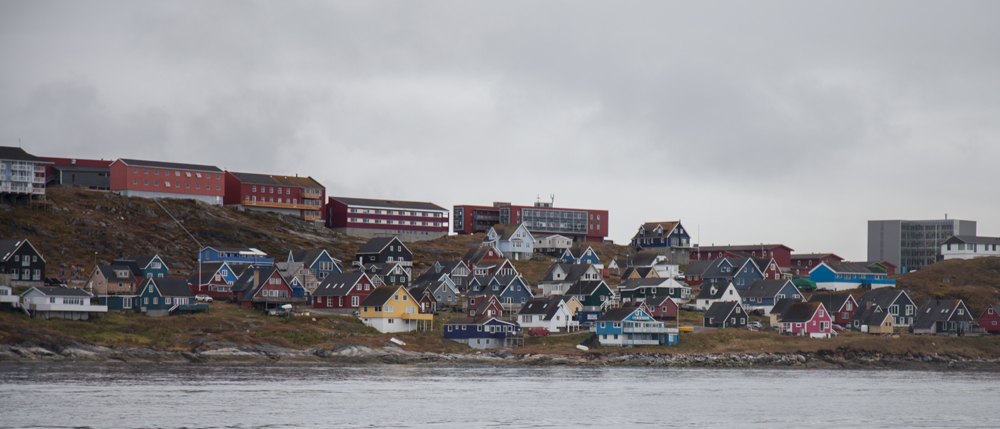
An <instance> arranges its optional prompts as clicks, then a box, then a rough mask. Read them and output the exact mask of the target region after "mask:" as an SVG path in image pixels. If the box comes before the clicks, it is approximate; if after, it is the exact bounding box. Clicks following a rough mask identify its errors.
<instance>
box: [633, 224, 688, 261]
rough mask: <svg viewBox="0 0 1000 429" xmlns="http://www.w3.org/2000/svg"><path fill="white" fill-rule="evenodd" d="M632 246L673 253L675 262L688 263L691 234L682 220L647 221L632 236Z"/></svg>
mask: <svg viewBox="0 0 1000 429" xmlns="http://www.w3.org/2000/svg"><path fill="white" fill-rule="evenodd" d="M630 244H631V246H632V247H634V248H636V249H650V250H655V251H658V252H660V253H663V254H664V255H671V256H672V257H673V262H675V263H678V264H684V263H687V262H688V261H689V260H690V256H689V253H690V251H691V236H690V235H689V234H688V232H687V230H685V229H684V226H682V225H681V221H679V220H677V221H669V222H646V223H644V224H642V225H641V226H640V227H639V230H638V231H636V233H635V235H634V236H632V241H631V243H630Z"/></svg>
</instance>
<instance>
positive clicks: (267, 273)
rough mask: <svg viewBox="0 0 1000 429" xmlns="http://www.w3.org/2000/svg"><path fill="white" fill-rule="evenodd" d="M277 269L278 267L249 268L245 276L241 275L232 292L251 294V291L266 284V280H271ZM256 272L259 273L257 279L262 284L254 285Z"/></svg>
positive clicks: (244, 273)
mask: <svg viewBox="0 0 1000 429" xmlns="http://www.w3.org/2000/svg"><path fill="white" fill-rule="evenodd" d="M277 269H278V268H277V267H273V266H265V267H253V268H247V269H246V270H245V271H243V274H241V275H240V278H239V279H238V280H236V282H235V283H233V287H232V291H233V292H242V291H248V292H249V291H250V289H256V288H257V287H259V286H260V285H262V284H264V283H266V282H265V281H264V279H267V278H270V277H271V275H273V274H274V272H275V271H276V270H277ZM254 272H257V277H258V280H259V281H260V283H258V284H257V285H254V284H253V278H254Z"/></svg>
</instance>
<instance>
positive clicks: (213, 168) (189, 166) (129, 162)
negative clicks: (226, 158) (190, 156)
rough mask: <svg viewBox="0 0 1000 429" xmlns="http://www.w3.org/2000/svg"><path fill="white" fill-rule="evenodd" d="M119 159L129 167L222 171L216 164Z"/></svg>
mask: <svg viewBox="0 0 1000 429" xmlns="http://www.w3.org/2000/svg"><path fill="white" fill-rule="evenodd" d="M119 161H121V162H123V163H125V165H127V166H129V167H153V168H169V169H171V170H198V171H208V172H211V173H222V170H220V169H219V167H216V166H214V165H200V164H179V163H176V162H162V161H144V160H141V159H125V158H120V159H119Z"/></svg>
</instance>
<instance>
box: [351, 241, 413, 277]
mask: <svg viewBox="0 0 1000 429" xmlns="http://www.w3.org/2000/svg"><path fill="white" fill-rule="evenodd" d="M371 264H399V265H401V266H402V267H403V269H405V270H407V272H409V270H410V267H412V266H413V252H411V251H410V249H409V248H407V247H406V245H405V244H403V242H402V241H400V240H399V239H398V238H396V237H375V238H373V239H371V240H368V242H367V243H365V245H364V246H361V249H358V251H357V252H356V253H355V254H354V265H355V266H368V265H371Z"/></svg>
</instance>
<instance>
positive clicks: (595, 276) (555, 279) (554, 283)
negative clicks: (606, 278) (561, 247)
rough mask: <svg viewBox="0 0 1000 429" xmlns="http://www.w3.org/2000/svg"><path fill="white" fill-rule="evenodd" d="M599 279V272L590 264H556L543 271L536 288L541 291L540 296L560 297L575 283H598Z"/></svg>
mask: <svg viewBox="0 0 1000 429" xmlns="http://www.w3.org/2000/svg"><path fill="white" fill-rule="evenodd" d="M601 278H602V276H601V271H600V270H598V269H597V267H595V266H593V265H591V264H564V263H558V262H557V263H554V264H552V265H551V266H550V267H549V269H548V270H547V271H545V276H544V277H542V280H541V281H539V282H538V288H539V289H541V291H542V296H552V295H562V294H565V293H566V291H568V290H569V288H570V287H571V286H573V284H575V283H576V282H579V281H599V280H601Z"/></svg>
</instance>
